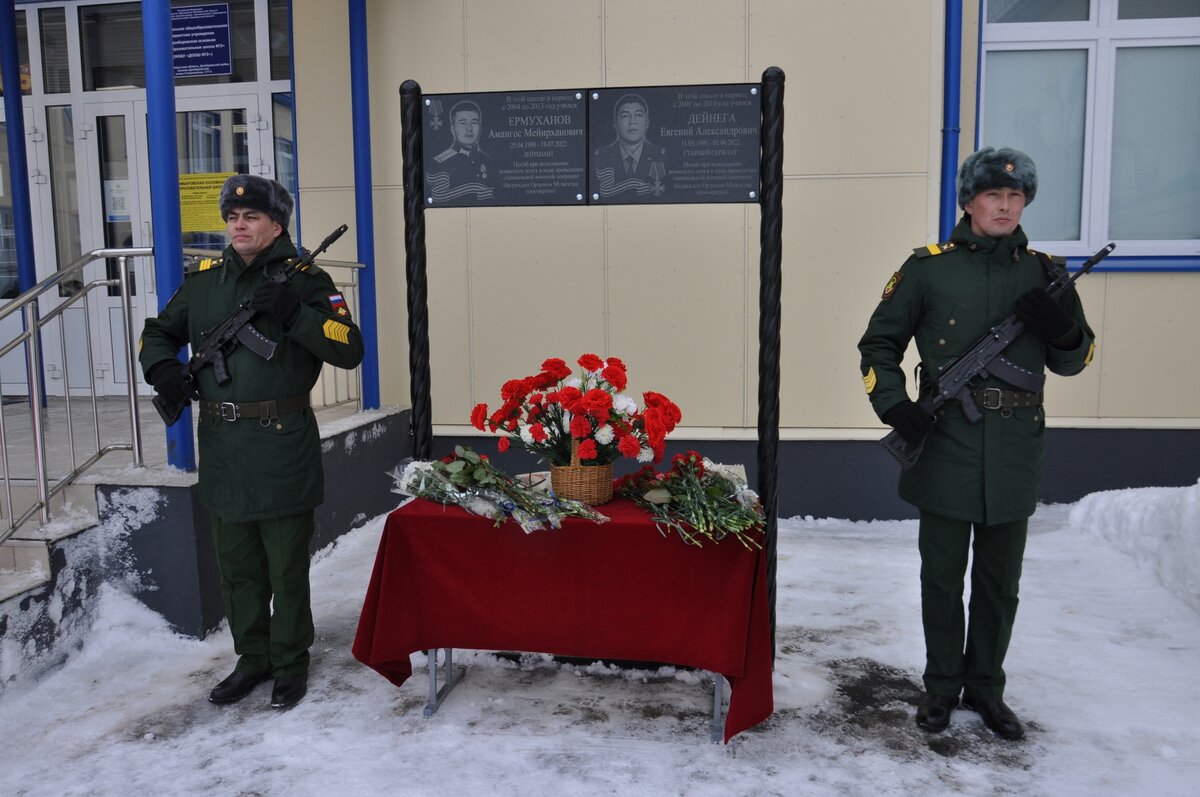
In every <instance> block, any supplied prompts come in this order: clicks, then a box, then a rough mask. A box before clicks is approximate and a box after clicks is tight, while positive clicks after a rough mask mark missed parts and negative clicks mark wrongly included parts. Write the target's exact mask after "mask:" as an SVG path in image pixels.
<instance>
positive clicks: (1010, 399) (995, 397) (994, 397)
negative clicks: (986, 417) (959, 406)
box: [971, 387, 1042, 412]
mask: <svg viewBox="0 0 1200 797" xmlns="http://www.w3.org/2000/svg"><path fill="white" fill-rule="evenodd" d="M971 398H973V399H975V406H977V407H979V408H980V409H981V410H1000V411H1001V412H1012V411H1013V410H1015V409H1018V408H1020V407H1040V406H1042V394H1041V393H1027V392H1025V391H1023V390H1004V389H1003V388H998V387H979V388H975V389H974V390H972V391H971Z"/></svg>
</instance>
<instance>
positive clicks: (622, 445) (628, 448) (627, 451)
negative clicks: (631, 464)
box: [617, 435, 642, 459]
mask: <svg viewBox="0 0 1200 797" xmlns="http://www.w3.org/2000/svg"><path fill="white" fill-rule="evenodd" d="M617 450H618V451H620V452H621V455H622V456H626V457H629V458H630V459H635V458H636V457H637V455H638V454H639V453H641V450H642V446H641V443H639V442H638V441H637V438H636V437H634V436H633V435H626V436H625V437H622V438H621V439H620V440H618V441H617Z"/></svg>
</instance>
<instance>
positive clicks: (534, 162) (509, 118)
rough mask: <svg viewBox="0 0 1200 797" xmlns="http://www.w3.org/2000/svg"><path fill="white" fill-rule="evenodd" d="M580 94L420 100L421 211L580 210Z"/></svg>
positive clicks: (583, 192)
mask: <svg viewBox="0 0 1200 797" xmlns="http://www.w3.org/2000/svg"><path fill="white" fill-rule="evenodd" d="M586 98H587V93H586V91H584V90H583V89H557V90H552V91H511V92H492V93H482V94H427V95H425V97H424V98H423V106H422V115H421V116H422V124H423V125H424V130H423V142H422V144H423V153H422V155H423V157H424V161H425V207H427V208H434V207H479V206H494V205H583V204H586V203H587V174H586V172H587V165H586V164H587V124H586V118H587V108H586V105H585V101H586Z"/></svg>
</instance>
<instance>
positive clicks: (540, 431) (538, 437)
mask: <svg viewBox="0 0 1200 797" xmlns="http://www.w3.org/2000/svg"><path fill="white" fill-rule="evenodd" d="M529 436H530V437H532V438H533V442H535V443H544V442H546V440H547V439H548V438H549V437H550V435H548V434H546V427H545V426H542V425H541V424H540V423H535V424H533V425H531V426H530V427H529Z"/></svg>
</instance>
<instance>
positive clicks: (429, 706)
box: [424, 648, 465, 717]
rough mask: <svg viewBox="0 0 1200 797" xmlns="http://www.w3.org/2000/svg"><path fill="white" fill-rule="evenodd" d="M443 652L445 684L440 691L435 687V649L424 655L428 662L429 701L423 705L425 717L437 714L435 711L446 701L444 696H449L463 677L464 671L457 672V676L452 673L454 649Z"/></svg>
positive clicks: (436, 666) (436, 669)
mask: <svg viewBox="0 0 1200 797" xmlns="http://www.w3.org/2000/svg"><path fill="white" fill-rule="evenodd" d="M444 650H445V651H446V665H445V676H444V681H445V683H444V684H443V685H442V688H441V689H438V685H437V671H438V664H437V649H436V648H434V649H431V650H427V651H425V655H426V657H427V658H428V660H429V701H428V702H427V703H426V704H425V711H424V715H425V716H426V717H432V716H433V715H434V714H435V713H437V710H438V709H439V708H441V706H442V702H443V701H444V700H445V699H446V695H448V694H450V690H451V689H453V688H454V687H455V686H457V685H458V683H459V681H461V680H462V679H463V676H464V675H465V670H464V671H463V672H459V673H458V674H457V676H456V674H455V672H454V648H444Z"/></svg>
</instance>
